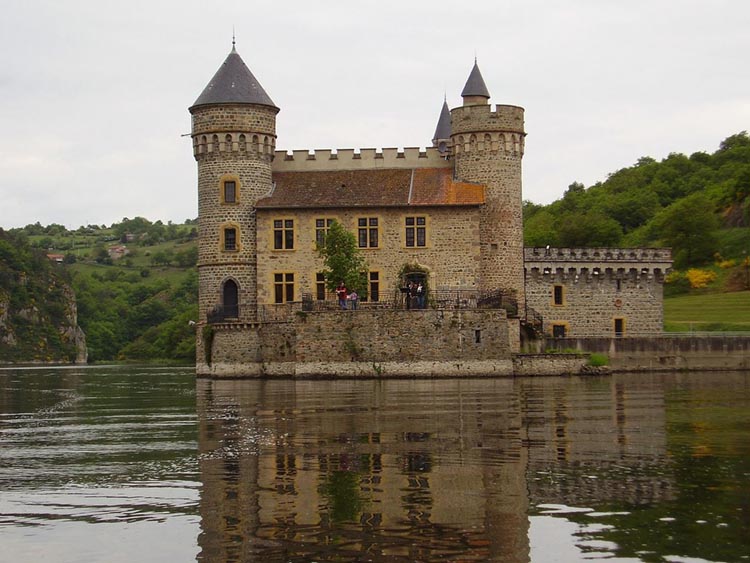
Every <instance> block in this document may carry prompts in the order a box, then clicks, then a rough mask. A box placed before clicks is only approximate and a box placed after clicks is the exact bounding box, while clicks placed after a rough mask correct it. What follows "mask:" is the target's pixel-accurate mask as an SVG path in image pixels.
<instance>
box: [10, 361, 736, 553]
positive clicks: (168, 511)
mask: <svg viewBox="0 0 750 563" xmlns="http://www.w3.org/2000/svg"><path fill="white" fill-rule="evenodd" d="M599 559H606V560H608V561H615V562H636V561H642V562H690V563H696V562H718V561H722V562H733V561H747V560H750V373H747V372H742V373H736V372H734V373H691V374H686V373H679V374H627V375H615V376H607V377H585V378H584V377H564V378H522V379H471V380H383V381H355V380H339V381H290V380H279V381H236V380H235V381H209V380H198V381H196V380H195V378H194V376H193V373H192V370H191V369H178V368H144V367H85V368H82V367H77V368H34V369H1V370H0V561H13V562H15V563H25V562H32V561H33V562H38V561H50V562H76V563H82V562H102V561H106V562H114V563H118V562H131V561H138V562H140V563H147V562H163V561H170V562H182V561H198V562H211V563H214V562H217V563H218V562H228V561H236V562H263V563H266V562H295V563H296V562H323V561H331V562H332V561H337V562H360V561H361V562H364V561H373V562H394V563H395V562H404V563H413V562H433V561H435V562H436V561H462V562H470V561H471V562H474V561H476V562H480V561H497V562H514V563H521V562H534V563H547V562H565V563H567V562H578V561H582V560H599Z"/></svg>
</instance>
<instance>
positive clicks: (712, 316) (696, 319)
mask: <svg viewBox="0 0 750 563" xmlns="http://www.w3.org/2000/svg"><path fill="white" fill-rule="evenodd" d="M664 329H665V330H666V331H667V332H686V331H750V291H737V292H733V293H708V294H699V295H680V296H677V297H669V298H666V299H665V300H664Z"/></svg>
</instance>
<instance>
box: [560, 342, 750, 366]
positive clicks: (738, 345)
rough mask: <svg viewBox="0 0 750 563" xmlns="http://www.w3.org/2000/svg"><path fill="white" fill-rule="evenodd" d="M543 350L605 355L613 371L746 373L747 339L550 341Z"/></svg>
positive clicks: (749, 358)
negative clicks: (720, 371) (576, 351)
mask: <svg viewBox="0 0 750 563" xmlns="http://www.w3.org/2000/svg"><path fill="white" fill-rule="evenodd" d="M547 348H554V349H558V350H568V349H576V350H581V351H584V352H597V353H600V354H606V355H607V356H608V357H609V365H610V368H611V369H612V370H613V371H680V370H699V371H711V370H746V369H750V336H722V335H721V334H720V333H718V334H717V335H716V336H689V335H686V336H658V337H648V338H637V337H636V338H552V339H548V340H547Z"/></svg>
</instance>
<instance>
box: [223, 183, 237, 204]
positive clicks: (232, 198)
mask: <svg viewBox="0 0 750 563" xmlns="http://www.w3.org/2000/svg"><path fill="white" fill-rule="evenodd" d="M224 203H237V182H235V181H234V180H225V181H224Z"/></svg>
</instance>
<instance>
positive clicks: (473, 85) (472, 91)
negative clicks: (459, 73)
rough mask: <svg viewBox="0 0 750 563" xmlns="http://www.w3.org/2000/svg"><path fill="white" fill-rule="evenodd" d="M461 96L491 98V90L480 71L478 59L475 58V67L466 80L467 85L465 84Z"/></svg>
mask: <svg viewBox="0 0 750 563" xmlns="http://www.w3.org/2000/svg"><path fill="white" fill-rule="evenodd" d="M461 96H462V97H464V98H467V97H472V96H478V97H481V98H487V99H489V98H490V91H489V90H487V85H486V84H485V83H484V78H482V73H481V72H479V65H478V64H477V60H476V59H474V68H472V69H471V74H469V79H468V80H467V81H466V86H464V89H463V91H462V92H461Z"/></svg>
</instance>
